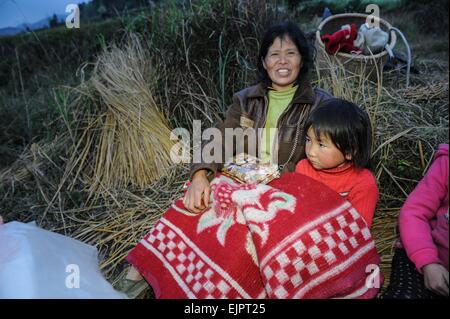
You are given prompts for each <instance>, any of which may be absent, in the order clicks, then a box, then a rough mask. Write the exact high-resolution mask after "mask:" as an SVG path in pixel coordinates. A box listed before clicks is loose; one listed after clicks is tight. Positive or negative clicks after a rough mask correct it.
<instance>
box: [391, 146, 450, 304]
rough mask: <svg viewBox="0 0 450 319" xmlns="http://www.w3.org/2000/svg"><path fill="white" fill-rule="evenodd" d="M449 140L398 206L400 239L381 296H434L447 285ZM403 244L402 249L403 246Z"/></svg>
mask: <svg viewBox="0 0 450 319" xmlns="http://www.w3.org/2000/svg"><path fill="white" fill-rule="evenodd" d="M448 165H449V163H448V144H441V145H439V148H438V151H437V153H436V155H435V158H434V161H433V164H432V165H431V167H430V168H429V170H428V172H427V173H426V175H425V176H424V178H423V179H422V180H421V181H420V182H419V184H417V186H416V188H415V189H414V191H413V192H412V193H411V194H410V195H409V196H408V198H407V199H406V202H405V203H404V205H403V207H402V208H401V210H400V216H399V226H400V239H401V242H400V243H397V249H396V251H395V254H394V258H393V260H392V273H391V281H390V285H389V287H388V289H387V291H386V293H385V294H384V295H383V298H399V299H400V298H401V299H417V298H420V299H433V298H436V297H439V296H446V297H448V295H449V289H448V234H449V233H448V231H449V230H448V218H449V217H448V170H449V167H448ZM403 248H404V249H403Z"/></svg>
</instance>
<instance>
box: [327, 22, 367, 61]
mask: <svg viewBox="0 0 450 319" xmlns="http://www.w3.org/2000/svg"><path fill="white" fill-rule="evenodd" d="M357 35H358V32H357V30H356V24H354V23H352V24H351V25H345V26H343V27H342V29H341V30H339V31H336V32H334V33H333V34H325V35H323V36H321V37H320V39H321V40H322V41H323V43H324V45H325V51H326V52H327V53H328V54H336V53H337V52H347V53H350V52H352V51H355V52H358V53H360V52H361V49H360V48H358V47H355V46H354V45H353V41H355V39H356V37H357Z"/></svg>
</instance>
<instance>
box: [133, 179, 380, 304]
mask: <svg viewBox="0 0 450 319" xmlns="http://www.w3.org/2000/svg"><path fill="white" fill-rule="evenodd" d="M211 187H212V192H211V196H212V198H213V202H212V205H211V207H210V208H209V209H208V210H207V211H206V212H204V213H203V214H199V215H195V214H191V213H189V212H188V211H186V210H185V208H184V206H183V204H182V201H181V199H180V200H177V201H175V203H174V204H173V205H172V206H171V207H170V208H169V209H168V210H167V212H166V213H165V214H164V215H163V216H162V217H161V219H160V220H159V221H158V222H157V223H156V224H155V225H154V227H153V228H152V230H151V231H150V232H149V233H148V234H147V235H146V236H145V237H144V238H143V239H142V240H141V241H140V242H139V243H138V244H137V246H136V247H135V248H134V249H133V250H132V251H131V252H130V253H129V255H128V256H127V260H128V262H130V263H131V264H133V265H134V266H135V267H136V268H137V269H138V270H139V272H140V273H141V274H142V275H143V276H144V277H145V278H146V280H147V281H148V282H149V283H150V284H151V285H152V287H153V289H154V292H155V295H156V297H157V298H232V299H234V298H247V299H249V298H372V297H374V296H375V295H376V294H377V292H378V288H377V287H380V285H381V283H380V282H377V279H378V276H377V275H378V272H377V271H375V272H373V270H376V269H377V266H378V264H379V262H380V259H379V256H378V254H377V252H376V249H375V245H374V241H373V239H372V237H371V234H370V231H369V229H368V228H367V225H366V223H365V221H364V220H363V219H362V218H361V217H360V215H359V214H358V212H357V211H356V210H355V209H354V208H352V206H351V205H350V203H349V202H347V201H345V200H343V199H342V198H341V197H340V196H339V194H337V193H335V192H334V191H332V190H330V189H329V188H328V187H326V186H325V185H323V184H321V183H319V182H316V181H314V180H312V179H311V178H309V177H306V176H303V175H300V174H295V173H286V174H283V175H282V176H281V178H279V179H277V180H274V181H272V182H271V183H270V184H269V185H261V184H260V185H242V184H236V183H235V182H234V181H232V180H231V179H229V178H227V177H225V176H220V177H217V178H215V179H214V180H213V181H212V183H211Z"/></svg>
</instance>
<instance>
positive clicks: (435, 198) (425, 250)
mask: <svg viewBox="0 0 450 319" xmlns="http://www.w3.org/2000/svg"><path fill="white" fill-rule="evenodd" d="M447 180H448V156H442V157H439V158H437V159H436V160H435V161H434V162H433V164H432V165H431V167H430V169H429V170H428V172H427V174H426V175H425V176H424V177H423V179H422V180H421V181H420V182H419V184H417V186H416V188H415V189H414V190H413V191H412V193H411V194H410V195H409V196H408V198H407V199H406V201H405V204H404V205H403V207H402V208H401V210H400V216H399V225H400V237H401V239H402V243H403V246H404V247H405V250H406V253H407V254H408V257H409V258H410V259H411V261H412V262H413V263H414V264H415V265H416V268H417V270H418V271H419V272H421V268H422V267H423V266H425V265H428V264H431V263H440V261H439V257H438V256H439V255H438V249H437V247H436V245H435V244H434V242H433V237H432V234H431V231H432V228H431V225H430V220H432V219H434V218H435V216H436V213H437V210H438V208H439V207H440V205H441V202H442V200H444V198H445V195H446V193H447V191H448V190H447V186H446V181H447Z"/></svg>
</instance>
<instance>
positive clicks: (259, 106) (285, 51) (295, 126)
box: [183, 22, 331, 213]
mask: <svg viewBox="0 0 450 319" xmlns="http://www.w3.org/2000/svg"><path fill="white" fill-rule="evenodd" d="M311 67H312V57H311V52H310V48H309V46H308V42H307V40H306V37H305V35H304V34H303V32H302V31H301V30H300V29H299V28H298V27H297V25H296V24H295V23H293V22H284V23H281V24H278V25H275V26H272V27H271V28H269V29H268V30H267V32H266V34H265V35H264V38H263V40H262V43H261V47H260V50H259V55H258V72H259V78H260V82H259V83H258V84H256V85H254V86H251V87H248V88H246V89H244V90H242V91H240V92H238V93H236V94H235V95H234V97H233V103H232V105H231V106H230V107H229V109H228V111H227V114H226V117H225V121H223V122H221V123H219V124H218V125H217V128H218V129H220V130H221V132H222V136H225V134H224V131H225V128H239V127H242V128H243V129H246V128H253V129H255V130H256V129H263V136H262V139H261V141H262V142H261V145H260V150H261V153H260V156H261V157H262V158H264V159H273V158H278V163H279V164H281V165H280V169H281V170H282V171H293V170H294V168H295V164H296V163H297V162H298V161H299V160H301V159H303V158H305V152H304V145H303V144H304V136H303V124H304V122H305V119H306V117H307V116H308V114H309V112H310V110H311V109H312V108H313V107H314V106H315V105H317V104H318V103H319V102H320V101H321V100H323V99H328V98H330V97H331V95H330V94H328V93H327V92H325V91H323V90H320V89H313V88H312V86H311V83H310V82H309V79H308V73H309V71H310V68H311ZM274 128H277V129H278V138H277V139H275V138H274V134H273V132H274V130H273V129H274ZM270 129H272V130H270ZM235 140H236V141H235V142H234V141H232V139H231V140H221V141H214V143H221V145H219V147H221V148H222V150H224V149H225V144H226V143H228V144H230V143H231V144H233V145H231V147H232V149H233V154H234V153H235V152H236V149H243V150H246V151H247V152H248V153H252V152H251V151H248V150H249V149H250V148H249V145H248V140H247V139H245V138H243V137H242V138H239V137H238V136H237V138H236V139H235ZM208 144H209V143H208ZM239 144H240V145H239ZM255 149H257V148H255ZM223 153H224V151H222V154H223ZM274 153H276V154H274ZM255 155H256V154H255ZM223 162H224V161H223V160H222V162H220V163H218V162H213V163H194V164H192V166H191V174H190V175H191V184H190V186H189V189H188V190H187V192H186V195H185V197H184V200H183V203H184V205H185V207H186V208H187V209H188V210H190V211H191V212H194V213H200V212H202V211H203V210H204V209H205V208H207V207H208V204H209V195H210V191H211V189H210V185H209V181H210V180H211V179H212V177H214V175H215V174H216V172H217V171H218V170H220V169H221V168H222V166H223Z"/></svg>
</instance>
